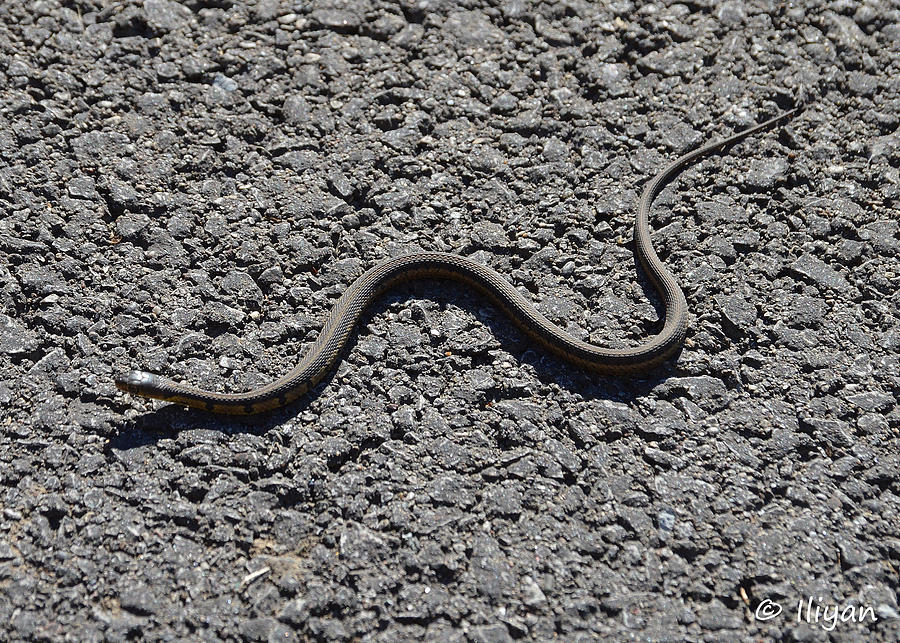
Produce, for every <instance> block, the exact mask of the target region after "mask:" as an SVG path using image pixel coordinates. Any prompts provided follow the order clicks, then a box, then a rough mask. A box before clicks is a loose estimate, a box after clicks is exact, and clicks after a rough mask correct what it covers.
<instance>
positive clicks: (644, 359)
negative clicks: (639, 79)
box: [115, 107, 801, 415]
mask: <svg viewBox="0 0 900 643" xmlns="http://www.w3.org/2000/svg"><path fill="white" fill-rule="evenodd" d="M800 109H801V107H795V108H794V109H791V110H789V111H783V112H781V113H780V114H778V115H777V116H775V117H774V118H770V119H769V120H767V121H765V122H762V123H759V124H756V125H753V126H751V127H749V128H747V129H744V130H741V131H739V132H737V133H735V134H732V135H731V136H728V137H727V138H723V139H720V140H715V141H713V142H710V143H706V144H705V145H703V146H701V147H698V148H696V149H694V150H692V151H689V152H687V153H686V154H684V155H683V156H680V157H678V158H677V159H675V160H674V161H672V162H670V163H669V164H668V165H666V166H665V167H663V169H662V170H660V171H659V172H658V173H657V174H656V175H655V176H654V177H653V178H652V179H651V180H650V181H649V182H648V183H647V184H646V186H645V187H644V190H643V193H642V194H641V198H640V200H639V202H638V207H637V217H636V222H635V226H634V252H635V255H636V256H637V259H638V261H639V263H640V265H641V268H642V269H643V271H644V272H645V273H646V276H647V278H648V280H649V281H650V283H651V284H652V286H653V287H654V289H655V290H656V291H657V292H658V293H659V296H660V298H661V300H662V303H663V306H664V313H663V320H662V328H661V330H660V331H659V332H658V333H657V334H656V335H654V336H652V337H650V338H649V339H647V340H646V341H644V343H642V344H640V345H638V346H634V347H629V348H604V347H601V346H596V345H594V344H591V343H588V342H585V341H582V340H580V339H578V338H576V337H573V336H572V335H570V334H569V333H568V332H566V331H565V330H563V329H562V328H560V327H559V326H557V325H556V324H554V323H553V322H552V321H550V320H549V319H547V318H546V317H545V316H544V315H542V314H541V313H540V312H538V310H537V309H536V308H535V306H534V305H533V304H532V303H531V302H530V301H528V299H526V298H525V297H524V296H523V295H522V294H521V293H520V292H519V290H517V289H516V288H515V287H514V286H513V285H512V284H511V283H510V282H509V281H508V280H507V279H506V278H505V277H503V275H501V274H500V273H499V272H497V271H496V270H494V269H493V268H490V267H488V266H485V265H482V264H480V263H477V262H475V261H473V260H471V259H469V258H467V257H464V256H461V255H457V254H450V253H444V252H413V253H410V254H406V255H401V256H398V257H394V258H390V259H387V260H385V261H382V262H381V263H379V264H377V265H375V266H374V267H372V268H371V269H369V270H368V271H366V272H365V273H363V275H362V276H360V277H359V278H358V279H356V281H354V282H353V283H352V284H351V285H350V287H349V288H347V289H346V290H345V291H344V292H343V293H342V294H341V296H340V297H339V298H338V300H337V302H336V303H335V304H334V306H333V308H332V309H331V312H330V313H329V314H328V317H327V318H326V319H325V323H324V325H323V326H322V328H321V330H320V331H319V334H318V336H317V337H316V339H315V341H314V342H313V343H312V345H311V346H310V347H309V349H308V350H307V351H306V352H305V354H304V355H303V357H302V358H301V359H300V361H299V363H298V364H297V365H296V366H295V367H294V368H293V369H292V370H291V371H290V372H288V373H287V374H285V375H284V376H282V377H281V378H279V379H277V380H275V381H273V382H271V383H270V384H267V385H265V386H262V387H260V388H257V389H254V390H251V391H248V392H245V393H217V392H213V391H207V390H203V389H201V388H197V387H194V386H191V385H189V384H184V383H181V382H177V381H174V380H172V379H169V378H166V377H163V376H162V375H157V374H154V373H149V372H146V371H131V372H129V373H127V374H124V375H121V376H119V377H116V378H115V384H116V387H117V388H118V389H120V390H122V391H125V392H127V393H130V394H132V395H137V396H142V397H147V398H155V399H160V400H165V401H167V402H172V403H174V404H178V405H181V406H187V407H193V408H198V409H201V410H204V411H209V412H212V413H223V414H233V415H251V414H255V413H262V412H266V411H272V410H275V409H279V408H281V407H284V406H287V405H288V404H291V403H292V402H294V401H295V400H297V399H298V398H300V397H301V396H303V395H305V394H306V393H307V392H308V391H309V390H310V389H312V388H313V387H315V386H316V385H317V384H318V383H319V382H321V381H322V380H323V379H324V378H325V377H326V375H328V374H329V373H330V372H331V371H332V370H333V369H335V368H336V366H337V363H338V362H339V360H340V358H341V355H342V354H343V353H344V350H345V349H346V348H347V345H348V342H349V341H350V338H351V335H352V333H353V331H354V329H355V328H356V325H357V323H358V322H359V320H360V318H361V317H362V315H363V312H364V311H365V309H366V308H367V307H368V306H369V305H370V304H371V303H372V302H373V301H374V300H376V299H377V298H379V297H380V296H381V295H382V294H384V293H385V292H386V291H388V290H390V289H391V288H394V287H395V286H397V285H398V284H400V283H403V282H409V281H413V280H418V279H440V280H450V281H453V282H456V283H459V284H462V285H464V286H468V287H470V288H472V289H474V290H475V291H477V292H480V293H481V294H482V295H484V296H485V297H486V298H487V299H488V300H489V301H491V302H492V303H493V304H494V305H495V306H496V307H497V308H498V309H499V310H500V311H501V312H503V313H504V314H505V315H506V316H507V317H508V318H509V319H510V320H511V321H512V322H513V323H514V324H515V325H516V326H518V328H519V329H520V330H521V331H522V332H523V333H524V335H525V336H526V337H527V338H529V339H530V340H531V341H533V342H534V343H535V344H537V345H538V346H540V347H542V348H543V349H545V350H547V351H549V352H550V353H552V354H555V355H556V356H557V357H559V358H561V359H562V360H564V361H566V362H569V363H571V364H573V365H574V366H576V367H579V368H582V369H585V370H587V371H591V372H594V373H599V374H601V375H612V376H627V375H633V374H641V373H646V372H648V371H651V370H652V369H654V368H657V367H659V366H660V365H661V364H663V363H664V362H665V361H667V360H668V359H669V358H671V357H672V356H673V355H675V353H677V352H678V351H679V350H680V349H681V347H682V345H683V343H684V340H685V337H686V335H687V314H688V309H687V302H686V300H685V296H684V292H682V290H681V287H680V286H679V284H678V281H677V280H676V278H675V276H674V275H673V274H672V273H671V272H670V271H669V269H668V268H667V267H666V266H665V264H663V262H662V261H661V260H660V259H659V257H658V256H657V254H656V251H655V250H654V248H653V243H652V241H651V237H650V207H651V205H652V204H653V200H654V199H655V198H656V196H657V195H658V194H659V193H660V192H661V191H662V189H663V188H664V187H665V186H666V185H667V184H668V183H669V182H670V181H672V180H673V179H674V178H675V177H676V176H677V175H678V174H679V173H680V172H681V171H682V170H683V169H685V168H686V167H687V166H688V165H690V164H691V163H692V162H694V161H695V160H696V159H698V158H700V157H702V156H704V155H707V154H709V153H711V152H713V151H715V150H719V149H721V148H724V147H727V146H729V145H731V144H733V143H737V142H738V141H740V140H742V139H744V138H746V137H748V136H750V135H752V134H754V133H756V132H759V131H761V130H764V129H767V128H769V127H771V126H773V125H775V124H776V123H778V122H780V121H782V120H784V119H787V118H789V117H791V116H793V115H794V114H795V113H796V112H798V111H799V110H800Z"/></svg>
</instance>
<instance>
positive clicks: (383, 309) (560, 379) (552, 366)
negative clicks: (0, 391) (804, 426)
mask: <svg viewBox="0 0 900 643" xmlns="http://www.w3.org/2000/svg"><path fill="white" fill-rule="evenodd" d="M639 283H641V286H642V288H643V290H644V292H645V294H646V295H647V296H648V298H649V300H650V301H651V302H652V303H653V305H654V307H655V308H656V310H657V313H658V315H659V316H660V319H661V316H662V312H663V306H662V303H661V301H660V300H659V299H658V297H656V293H655V291H654V290H653V287H652V286H651V285H650V283H649V282H647V281H645V280H644V279H643V274H641V275H640V278H639ZM417 299H430V300H432V301H434V302H436V303H438V304H442V305H443V304H453V305H456V306H458V307H459V308H460V309H461V310H465V311H467V312H469V313H471V314H472V315H473V316H474V317H475V319H476V320H477V321H478V322H479V323H481V324H483V325H484V326H485V327H487V328H488V329H489V331H490V332H491V333H492V334H493V335H494V336H495V337H496V338H497V340H498V342H499V344H500V346H501V347H502V348H503V349H504V350H506V351H507V352H508V353H509V354H510V355H511V356H512V357H513V358H514V359H516V360H517V361H518V363H520V364H528V365H530V366H531V367H532V368H533V370H534V374H535V376H536V377H537V379H538V380H539V382H540V383H541V384H542V385H550V384H556V385H557V386H559V387H561V388H565V389H567V390H568V391H570V392H572V393H575V394H578V395H580V396H582V397H583V398H586V399H610V400H615V401H619V402H624V403H629V402H632V401H634V400H635V399H637V398H640V397H642V396H644V395H646V394H647V393H649V392H650V391H651V390H652V389H654V388H655V387H656V386H658V385H659V384H660V383H662V382H664V381H665V380H666V379H668V378H669V377H673V376H677V375H679V374H681V372H680V371H679V369H678V367H677V359H678V355H679V354H680V352H681V351H680V349H679V351H678V352H677V353H676V354H675V355H673V357H672V358H670V359H669V360H668V361H667V362H666V363H665V364H664V365H663V366H661V367H659V368H657V369H656V370H654V371H652V372H651V373H649V374H648V376H646V377H637V378H636V377H633V376H631V377H624V376H610V375H599V374H596V373H590V372H586V371H583V370H580V369H578V368H577V367H575V366H573V365H571V364H568V363H567V362H565V361H563V360H562V359H560V358H558V357H556V356H555V355H553V354H551V353H549V352H547V351H545V350H544V349H543V348H541V347H539V346H535V345H534V344H533V343H532V342H530V341H529V340H528V339H527V337H526V336H525V335H524V334H523V333H522V332H521V331H520V330H519V329H518V328H516V326H515V325H514V324H513V323H512V321H510V320H509V319H507V318H506V317H505V316H504V315H503V314H502V313H501V312H500V311H499V310H498V309H496V308H495V307H494V306H493V305H491V304H490V303H489V302H487V300H485V299H484V298H483V297H481V296H480V295H478V294H477V293H474V292H468V291H464V292H461V291H460V290H459V287H458V285H453V284H450V283H448V282H446V281H441V280H432V279H424V280H422V281H417V282H412V283H409V284H404V285H402V286H398V287H397V288H396V289H394V290H392V291H390V292H389V293H386V294H385V295H382V296H381V297H379V298H378V299H377V300H376V301H375V302H373V303H372V304H371V305H370V306H369V307H368V308H367V309H366V311H365V312H364V313H363V317H362V319H361V320H360V323H359V324H357V327H356V329H355V330H354V332H353V334H352V335H351V338H350V341H348V342H347V347H346V348H345V349H344V352H343V353H342V355H341V357H340V358H339V359H340V361H343V360H345V359H346V358H347V355H348V353H349V352H350V351H352V350H353V348H354V347H355V346H356V345H357V343H358V341H359V338H360V336H364V335H365V331H363V332H362V333H361V332H360V328H361V327H365V326H367V325H368V324H369V323H371V322H373V321H375V320H376V319H378V318H379V317H382V316H384V315H385V314H386V313H387V312H389V311H390V310H391V308H392V307H393V306H394V305H396V304H398V303H402V302H405V301H409V300H417ZM660 323H661V322H660ZM652 332H653V330H652V329H651V330H649V331H648V334H652ZM445 340H446V338H445V337H442V338H441V339H440V340H438V341H445ZM435 346H436V345H435V344H432V347H435ZM489 350H490V349H489ZM467 356H468V357H474V356H475V354H467ZM300 357H301V356H300V355H298V356H297V358H296V359H297V360H299V359H300ZM485 358H487V354H486V353H485ZM413 361H414V358H412V357H411V358H410V364H412V363H413ZM475 361H477V363H476V364H473V367H476V366H480V365H483V364H487V363H489V362H490V360H489V359H480V360H475ZM392 367H396V368H401V369H402V368H403V362H402V360H399V363H397V364H392ZM338 369H339V366H336V367H335V368H334V369H332V371H331V372H330V373H329V374H328V375H327V376H326V377H325V378H324V379H323V380H322V381H321V382H320V383H319V384H317V385H316V386H315V387H314V388H313V389H312V390H311V391H309V392H308V393H307V394H306V395H304V396H302V397H300V398H299V399H298V400H296V401H295V402H293V403H291V404H289V405H288V406H286V407H283V408H281V409H276V410H274V411H268V412H264V413H259V414H256V415H252V416H240V415H238V416H229V415H216V414H213V413H209V412H206V411H201V410H198V409H193V408H185V407H181V406H178V405H176V404H165V405H164V406H161V407H160V408H158V409H155V410H152V411H148V412H146V413H143V414H141V415H139V416H137V417H135V418H133V419H131V420H127V421H125V422H123V424H122V425H121V427H120V431H119V432H118V435H117V436H116V437H114V438H112V440H111V441H110V443H109V445H108V447H109V448H114V449H126V450H127V449H131V448H136V447H140V446H146V445H147V444H148V443H152V442H155V441H157V440H159V439H163V438H170V437H172V435H173V434H178V433H181V432H182V431H188V430H196V429H208V430H216V431H221V432H223V433H226V434H233V433H251V434H255V435H263V434H265V433H267V432H268V431H269V430H270V429H272V428H274V427H277V426H280V425H282V424H284V423H285V422H288V421H291V420H293V419H295V418H296V417H297V416H298V415H299V414H300V413H302V412H303V411H304V410H306V409H307V408H308V407H309V405H310V404H311V403H312V402H314V401H315V400H316V399H318V398H319V397H320V396H321V395H322V394H323V393H324V392H325V391H326V390H328V388H329V386H330V384H331V382H332V381H333V379H334V378H335V376H336V374H337V371H338ZM488 395H489V396H490V397H491V399H492V400H502V399H514V398H521V397H522V395H521V394H517V393H515V392H504V390H503V389H502V388H497V389H494V390H491V391H489V392H488ZM153 403H154V404H163V403H161V402H153Z"/></svg>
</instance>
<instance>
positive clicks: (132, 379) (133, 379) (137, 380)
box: [116, 371, 159, 395]
mask: <svg viewBox="0 0 900 643" xmlns="http://www.w3.org/2000/svg"><path fill="white" fill-rule="evenodd" d="M158 383H159V378H158V377H157V376H156V375H154V374H153V373H147V372H146V371H131V372H130V373H128V374H127V375H119V376H118V377H116V388H117V389H119V390H120V391H125V392H126V393H137V394H138V395H140V394H146V393H145V392H146V391H147V390H150V389H153V388H154V387H155V386H156V385H157V384H158Z"/></svg>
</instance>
